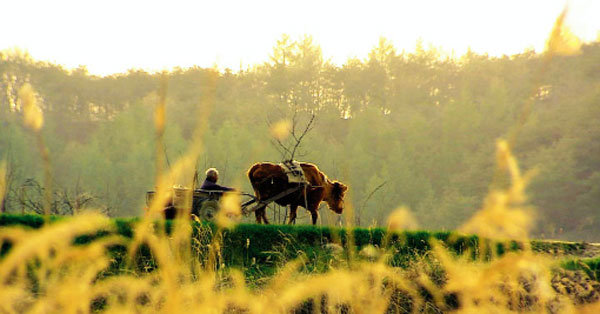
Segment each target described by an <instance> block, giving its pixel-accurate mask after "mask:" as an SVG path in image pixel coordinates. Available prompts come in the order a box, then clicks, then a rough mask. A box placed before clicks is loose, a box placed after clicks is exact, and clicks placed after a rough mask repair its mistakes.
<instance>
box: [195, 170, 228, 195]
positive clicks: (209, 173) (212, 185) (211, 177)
mask: <svg viewBox="0 0 600 314" xmlns="http://www.w3.org/2000/svg"><path fill="white" fill-rule="evenodd" d="M217 180H219V171H217V169H215V168H208V169H207V170H206V179H204V182H203V183H202V186H201V187H200V189H202V190H211V191H234V190H235V189H232V188H230V187H227V186H222V185H218V184H217Z"/></svg>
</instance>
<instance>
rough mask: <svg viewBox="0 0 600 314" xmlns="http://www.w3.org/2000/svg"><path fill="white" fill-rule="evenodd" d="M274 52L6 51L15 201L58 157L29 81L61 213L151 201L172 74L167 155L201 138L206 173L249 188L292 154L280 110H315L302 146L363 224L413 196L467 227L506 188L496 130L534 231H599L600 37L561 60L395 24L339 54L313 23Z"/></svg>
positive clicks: (3, 121)
mask: <svg viewBox="0 0 600 314" xmlns="http://www.w3.org/2000/svg"><path fill="white" fill-rule="evenodd" d="M269 56H270V59H269V61H268V62H265V63H264V64H256V65H251V66H247V67H243V66H240V69H218V68H200V67H193V68H185V69H184V68H174V69H171V70H170V71H167V72H163V73H148V72H145V71H143V70H139V69H131V70H129V71H128V72H127V73H120V74H114V75H110V76H104V77H100V76H95V75H92V74H90V73H88V71H87V70H86V68H85V66H81V67H79V68H77V69H73V70H69V69H65V68H64V67H62V66H60V65H57V64H53V63H51V62H46V61H39V60H34V59H32V57H31V56H30V55H29V54H28V53H26V52H22V51H19V50H7V51H2V52H0V74H1V75H0V92H1V94H0V125H1V127H0V160H5V161H6V164H7V173H6V182H7V186H6V197H5V199H4V201H3V203H2V206H1V210H2V212H8V213H22V212H23V213H36V212H37V213H41V212H42V205H41V202H42V198H43V193H44V191H43V190H44V186H45V185H44V183H43V172H44V167H43V161H42V160H41V157H40V154H39V153H38V146H37V145H38V144H37V143H36V138H35V137H34V136H33V135H32V134H31V132H29V130H27V129H26V128H24V127H23V123H22V120H23V118H22V116H23V108H22V103H21V100H20V99H19V94H18V91H19V89H20V87H21V86H23V85H24V84H25V83H30V84H31V86H33V88H34V90H35V92H36V97H37V100H38V103H39V104H40V106H41V109H42V110H43V113H44V126H43V128H42V131H41V132H42V137H43V139H44V141H45V143H46V145H47V146H48V150H49V159H50V162H51V165H52V169H51V170H52V186H53V193H54V197H53V203H52V207H51V208H52V212H53V213H54V214H67V215H68V214H74V213H77V212H79V211H82V210H83V209H85V208H88V207H93V208H101V209H102V210H103V211H104V212H105V213H107V214H109V215H110V216H114V217H130V216H141V215H142V214H143V208H144V206H145V192H146V191H148V190H152V189H153V184H154V182H155V181H154V173H155V172H154V169H155V168H154V167H155V158H156V156H157V154H156V151H157V148H156V147H155V136H156V135H155V131H154V125H155V123H154V120H153V119H154V118H153V113H154V108H155V106H156V104H157V101H158V98H159V88H160V81H161V77H162V78H165V77H166V78H167V79H168V90H167V99H166V131H165V135H164V145H163V147H162V154H163V155H164V158H165V159H166V161H167V164H169V163H170V162H173V161H174V160H176V159H177V158H179V157H180V156H182V155H183V154H185V151H186V149H187V148H188V147H189V146H190V145H191V144H193V143H192V142H193V141H200V142H201V144H202V147H203V151H202V154H201V157H200V158H199V159H198V160H197V168H198V169H199V171H201V173H202V171H203V170H204V169H206V168H208V167H216V168H218V169H219V171H220V172H221V178H220V183H223V184H227V185H232V186H235V187H238V188H239V189H241V190H243V191H248V192H249V191H251V187H250V185H249V182H248V179H247V177H246V171H247V169H248V168H249V167H250V166H251V165H252V164H253V163H255V162H258V161H273V162H278V161H281V159H282V156H281V153H280V151H279V150H278V149H277V146H276V145H274V144H273V135H272V134H271V132H270V130H271V126H272V125H273V124H274V123H276V122H277V121H280V120H282V119H290V118H291V117H292V115H294V114H297V118H298V123H299V124H302V123H305V121H306V119H308V117H309V116H310V115H311V114H315V116H316V122H315V125H314V128H313V129H312V130H311V131H310V132H309V133H308V135H307V137H306V138H305V139H304V140H303V142H302V147H301V149H300V150H299V153H298V155H297V156H296V159H298V160H302V161H310V162H313V163H315V164H317V165H318V166H319V168H320V169H321V170H323V171H324V172H325V173H326V174H327V175H328V176H330V177H331V178H334V179H339V180H341V181H343V182H344V183H346V184H347V185H348V186H349V193H350V194H349V200H348V202H349V203H351V204H352V205H353V208H354V224H355V225H358V226H363V227H369V226H385V221H386V218H387V217H388V215H389V214H390V213H391V212H392V211H393V210H394V209H396V208H398V207H400V206H406V207H408V208H410V209H411V211H412V212H413V214H414V216H415V218H416V220H417V221H418V223H419V227H420V228H423V229H430V230H453V229H456V228H457V227H459V226H460V225H461V224H462V223H463V222H464V221H465V220H467V218H468V217H470V216H472V215H473V214H474V213H475V212H476V211H477V210H478V209H479V208H481V206H482V202H483V199H484V197H485V195H486V194H488V191H489V190H490V189H492V188H494V186H495V185H503V184H506V183H507V180H508V178H504V177H502V175H501V174H500V175H499V174H498V173H496V172H495V166H494V165H495V164H496V157H495V147H496V141H497V140H498V139H499V138H508V139H509V140H510V144H511V145H512V151H513V153H514V155H515V156H516V158H517V160H518V161H519V166H520V167H521V169H524V170H526V171H531V172H530V173H531V179H530V183H529V186H528V188H527V195H528V196H529V203H530V204H531V205H532V209H531V211H532V212H533V214H534V215H535V218H536V220H535V221H536V227H535V228H534V232H533V234H532V237H534V238H552V239H568V240H583V241H595V242H598V241H600V210H598V209H599V208H598V206H599V205H600V43H599V42H594V43H588V44H585V45H583V47H582V48H581V52H580V53H579V54H577V55H573V56H556V57H554V58H551V59H549V58H545V56H544V55H542V54H537V53H535V52H534V51H525V52H523V53H521V54H517V55H512V56H503V57H491V56H488V55H480V54H476V53H473V52H468V53H466V54H465V55H463V56H460V57H456V56H448V55H447V54H446V53H444V52H443V51H440V50H439V49H437V48H435V47H430V46H428V47H426V46H425V45H424V44H423V43H421V42H417V44H416V47H415V51H414V52H405V51H398V50H397V49H396V48H395V47H394V46H393V45H392V44H391V43H390V42H389V41H388V40H386V39H385V38H381V39H380V40H379V44H378V45H376V46H375V47H373V49H372V50H371V52H370V54H369V56H368V57H367V58H366V59H349V60H347V61H346V62H345V63H344V64H343V65H336V64H333V63H332V62H331V61H330V60H327V59H326V58H324V56H323V54H322V51H321V49H320V47H319V45H318V43H316V42H314V40H313V38H312V37H311V36H303V37H300V38H290V37H289V36H286V35H283V36H282V37H281V38H280V40H278V41H277V42H276V43H275V45H274V47H273V50H272V51H271V52H270V54H269ZM199 123H202V124H203V125H201V128H202V129H203V130H204V132H203V133H202V135H201V138H200V139H198V138H197V137H195V135H194V132H195V130H196V129H197V127H198V124H199ZM191 175H193V174H190V176H191ZM175 181H179V182H177V183H178V184H182V185H185V183H186V182H189V180H188V179H187V178H176V179H175ZM300 213H301V215H300V216H304V215H305V213H306V212H305V211H304V210H302V211H301V212H300ZM321 213H322V214H323V218H322V224H324V225H333V224H336V218H335V217H334V215H333V214H332V213H331V212H329V213H328V210H326V209H325V208H322V209H321ZM304 218H305V219H304V220H302V219H300V220H299V223H307V222H308V218H306V217H304ZM247 219H248V221H252V220H253V217H249V218H247Z"/></svg>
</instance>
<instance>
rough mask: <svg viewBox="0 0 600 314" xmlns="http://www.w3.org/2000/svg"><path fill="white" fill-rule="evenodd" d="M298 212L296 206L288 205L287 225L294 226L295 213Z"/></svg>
mask: <svg viewBox="0 0 600 314" xmlns="http://www.w3.org/2000/svg"><path fill="white" fill-rule="evenodd" d="M297 211H298V205H290V220H289V221H288V225H291V224H294V225H295V224H296V213H297Z"/></svg>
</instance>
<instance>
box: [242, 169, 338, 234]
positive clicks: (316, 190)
mask: <svg viewBox="0 0 600 314" xmlns="http://www.w3.org/2000/svg"><path fill="white" fill-rule="evenodd" d="M300 165H301V167H302V170H303V171H304V176H305V178H306V181H308V186H307V187H306V189H304V188H302V189H300V190H299V191H297V192H294V193H291V194H289V195H287V196H284V197H282V198H280V199H278V200H276V201H275V202H276V203H277V204H279V205H282V206H286V205H290V219H289V223H290V224H292V223H295V221H296V210H297V209H298V206H302V207H305V208H306V209H307V210H308V211H309V212H310V214H311V216H312V223H313V225H314V224H316V223H317V218H318V217H319V213H318V209H319V205H320V204H321V202H322V201H325V202H327V205H328V206H329V209H331V210H332V211H334V212H336V213H337V214H341V213H342V211H343V210H344V193H345V192H346V190H347V189H348V187H347V186H346V185H344V184H343V183H341V182H338V181H331V180H329V179H328V178H327V176H326V175H325V174H324V173H323V172H321V171H320V170H319V168H317V166H315V165H313V164H311V163H300ZM248 178H249V179H250V183H252V188H253V189H254V193H255V195H256V198H257V199H258V200H259V201H261V200H266V199H268V198H270V197H273V196H275V195H277V194H279V193H281V192H283V191H285V190H287V189H289V188H292V187H294V186H295V185H294V184H297V183H289V182H288V177H287V175H286V174H285V171H284V169H283V168H282V167H281V166H280V165H277V164H273V163H270V162H262V163H256V164H254V165H253V166H252V167H251V168H250V170H248ZM266 206H267V204H264V205H263V206H261V207H259V208H258V209H257V210H256V211H255V212H254V214H255V215H256V222H257V223H259V224H260V223H262V221H263V220H264V222H265V224H268V223H269V221H268V220H267V215H266V211H265V208H266Z"/></svg>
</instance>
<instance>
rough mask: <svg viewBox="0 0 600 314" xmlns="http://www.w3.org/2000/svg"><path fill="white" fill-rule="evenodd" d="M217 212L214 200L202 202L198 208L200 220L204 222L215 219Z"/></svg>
mask: <svg viewBox="0 0 600 314" xmlns="http://www.w3.org/2000/svg"><path fill="white" fill-rule="evenodd" d="M218 210H219V202H218V201H216V200H208V201H204V202H202V206H201V207H200V213H199V214H200V219H202V220H204V221H211V220H213V219H215V216H216V215H217V211H218Z"/></svg>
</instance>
